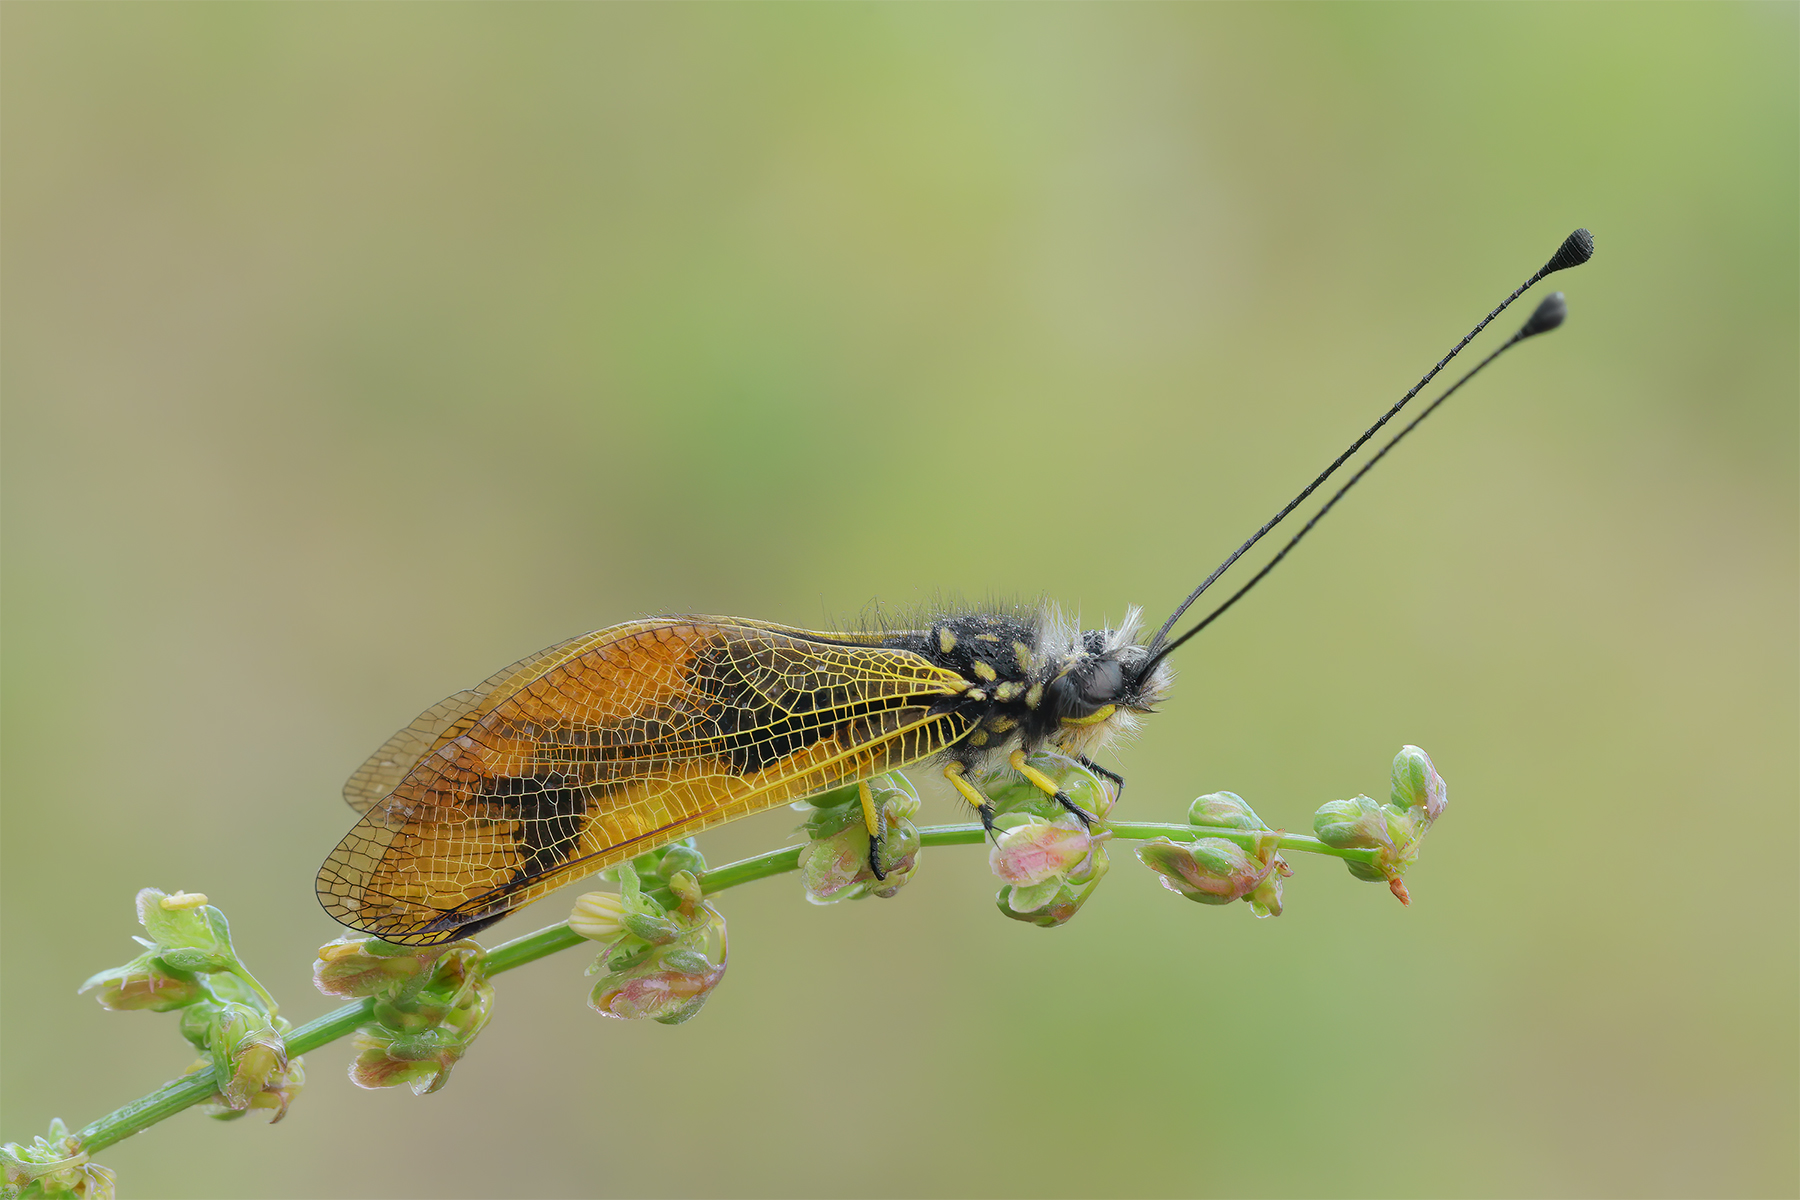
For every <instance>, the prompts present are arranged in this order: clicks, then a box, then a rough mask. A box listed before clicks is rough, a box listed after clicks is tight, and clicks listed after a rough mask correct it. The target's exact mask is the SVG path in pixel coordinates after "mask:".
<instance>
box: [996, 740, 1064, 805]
mask: <svg viewBox="0 0 1800 1200" xmlns="http://www.w3.org/2000/svg"><path fill="white" fill-rule="evenodd" d="M1006 761H1007V762H1009V763H1011V764H1012V769H1013V770H1015V771H1017V772H1018V773H1019V774H1021V775H1023V776H1024V777H1025V778H1026V780H1027V781H1029V782H1030V784H1031V786H1033V787H1035V788H1036V789H1037V790H1038V791H1040V792H1042V793H1044V795H1046V796H1054V795H1056V793H1058V792H1060V791H1062V788H1061V787H1060V786H1059V785H1058V784H1057V782H1056V780H1054V779H1052V778H1050V777H1049V776H1048V775H1046V774H1044V773H1043V772H1042V771H1040V770H1038V769H1037V768H1036V767H1034V766H1032V765H1031V764H1030V763H1028V762H1026V761H1025V752H1024V751H1023V750H1014V751H1013V752H1012V757H1011V758H1008V759H1007V760H1006Z"/></svg>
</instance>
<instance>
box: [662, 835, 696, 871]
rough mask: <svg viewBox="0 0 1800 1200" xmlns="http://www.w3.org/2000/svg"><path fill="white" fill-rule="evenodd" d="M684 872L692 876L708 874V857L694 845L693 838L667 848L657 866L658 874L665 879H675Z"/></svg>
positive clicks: (664, 849)
mask: <svg viewBox="0 0 1800 1200" xmlns="http://www.w3.org/2000/svg"><path fill="white" fill-rule="evenodd" d="M682 871H686V872H687V873H688V874H690V875H704V874H706V856H705V855H704V854H701V853H700V849H699V847H697V846H695V845H694V839H693V838H686V839H684V840H682V841H679V842H676V843H675V844H674V845H672V846H665V847H664V848H663V852H662V858H661V860H660V861H659V862H658V863H657V864H656V873H657V874H658V875H660V876H661V877H662V878H664V879H673V878H675V876H676V875H677V874H678V873H680V872H682Z"/></svg>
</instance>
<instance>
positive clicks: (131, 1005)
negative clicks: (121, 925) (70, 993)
mask: <svg viewBox="0 0 1800 1200" xmlns="http://www.w3.org/2000/svg"><path fill="white" fill-rule="evenodd" d="M95 987H97V988H99V989H100V992H99V994H98V995H96V996H95V997H94V999H96V1000H98V1001H99V1002H100V1007H102V1008H108V1009H111V1010H112V1011H114V1012H129V1011H132V1010H135V1009H148V1010H149V1011H151V1012H169V1011H170V1010H171V1009H177V1008H183V1007H185V1006H187V1005H189V1004H192V1003H194V1002H195V1001H196V1000H201V999H203V998H205V996H206V989H205V987H203V986H202V985H201V983H200V981H199V980H198V979H196V978H194V976H193V975H191V974H189V973H188V972H186V971H170V970H168V969H167V968H166V967H165V966H164V965H163V963H162V961H161V960H160V959H158V958H157V957H156V955H155V954H154V953H149V954H140V955H138V956H137V957H136V958H134V959H132V960H131V961H130V962H128V963H126V964H125V965H124V966H122V967H114V968H113V969H112V970H110V971H101V972H100V973H99V974H97V975H94V976H93V977H91V978H90V979H89V980H88V981H87V982H86V983H84V984H82V985H81V986H80V987H79V988H77V989H76V994H77V995H79V994H80V993H82V992H85V991H87V990H88V989H89V988H95Z"/></svg>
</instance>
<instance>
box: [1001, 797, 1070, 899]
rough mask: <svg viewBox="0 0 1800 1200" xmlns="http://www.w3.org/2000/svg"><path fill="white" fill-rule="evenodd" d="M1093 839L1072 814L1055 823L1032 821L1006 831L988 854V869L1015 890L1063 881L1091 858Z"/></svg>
mask: <svg viewBox="0 0 1800 1200" xmlns="http://www.w3.org/2000/svg"><path fill="white" fill-rule="evenodd" d="M1092 842H1093V839H1092V837H1091V836H1090V835H1089V833H1088V831H1087V830H1086V829H1085V828H1084V827H1083V826H1082V825H1081V823H1080V822H1079V821H1078V820H1076V819H1075V817H1074V816H1073V815H1072V814H1065V815H1064V816H1063V817H1062V818H1060V819H1059V820H1057V821H1055V822H1049V821H1029V822H1028V823H1026V824H1024V825H1019V826H1015V827H1014V828H1012V829H1007V830H1003V831H1002V832H1001V833H1000V836H999V837H998V838H996V839H995V842H994V846H993V848H992V849H991V850H989V851H988V866H989V867H991V868H992V869H993V872H994V874H996V875H998V876H999V877H1000V878H1001V879H1004V880H1005V881H1006V882H1007V883H1010V884H1012V885H1013V886H1014V887H1015V888H1020V887H1030V886H1032V885H1033V884H1039V883H1043V882H1045V881H1046V880H1049V879H1052V878H1055V879H1061V878H1062V877H1063V876H1065V875H1067V874H1068V872H1069V871H1070V870H1071V869H1072V868H1074V866H1075V865H1076V864H1077V863H1080V862H1081V861H1082V860H1083V859H1085V858H1086V857H1087V855H1088V849H1089V847H1090V846H1091V845H1092Z"/></svg>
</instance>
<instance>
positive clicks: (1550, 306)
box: [1519, 292, 1569, 338]
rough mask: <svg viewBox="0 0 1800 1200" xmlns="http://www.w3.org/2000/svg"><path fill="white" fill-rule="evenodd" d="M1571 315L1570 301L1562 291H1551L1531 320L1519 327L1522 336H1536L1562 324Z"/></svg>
mask: <svg viewBox="0 0 1800 1200" xmlns="http://www.w3.org/2000/svg"><path fill="white" fill-rule="evenodd" d="M1568 315H1569V304H1568V301H1566V300H1564V299H1563V294H1562V293H1561V292H1551V293H1550V294H1549V295H1548V296H1545V297H1544V299H1543V301H1542V302H1541V303H1539V305H1538V306H1537V309H1536V310H1535V311H1534V312H1533V313H1532V314H1531V317H1530V319H1529V320H1527V321H1526V322H1525V324H1524V325H1522V326H1520V327H1519V336H1520V337H1522V338H1528V337H1536V336H1537V335H1538V334H1540V333H1549V332H1550V331H1551V330H1552V329H1555V328H1556V327H1557V326H1558V325H1561V324H1562V323H1563V321H1564V319H1565V318H1567V317H1568Z"/></svg>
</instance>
